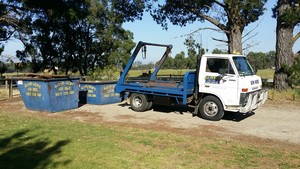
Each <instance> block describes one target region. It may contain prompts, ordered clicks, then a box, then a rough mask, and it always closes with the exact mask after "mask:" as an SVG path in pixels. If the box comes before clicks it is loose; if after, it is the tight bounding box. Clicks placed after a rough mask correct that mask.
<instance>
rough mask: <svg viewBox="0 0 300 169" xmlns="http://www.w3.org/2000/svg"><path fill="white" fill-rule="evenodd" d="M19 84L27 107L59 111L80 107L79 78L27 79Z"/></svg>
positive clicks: (18, 82) (19, 81)
mask: <svg viewBox="0 0 300 169" xmlns="http://www.w3.org/2000/svg"><path fill="white" fill-rule="evenodd" d="M17 84H18V88H19V90H20V93H21V96H22V99H23V101H24V104H25V107H26V108H27V109H31V110H38V111H47V112H58V111H63V110H69V109H74V108H78V93H79V87H78V84H79V79H64V80H59V79H58V80H49V81H46V80H40V81H39V80H36V79H33V80H30V79H28V80H27V79H26V80H18V81H17Z"/></svg>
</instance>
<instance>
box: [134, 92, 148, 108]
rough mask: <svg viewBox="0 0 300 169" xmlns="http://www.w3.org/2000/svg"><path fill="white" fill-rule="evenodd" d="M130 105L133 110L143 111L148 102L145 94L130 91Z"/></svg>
mask: <svg viewBox="0 0 300 169" xmlns="http://www.w3.org/2000/svg"><path fill="white" fill-rule="evenodd" d="M130 106H131V108H132V110H134V111H138V112H143V111H146V110H147V109H148V106H149V103H148V101H147V97H146V96H145V95H143V94H139V93H132V94H131V96H130Z"/></svg>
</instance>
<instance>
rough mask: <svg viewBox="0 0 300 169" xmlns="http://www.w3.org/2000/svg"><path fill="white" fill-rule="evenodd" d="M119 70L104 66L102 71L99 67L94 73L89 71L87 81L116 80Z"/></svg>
mask: <svg viewBox="0 0 300 169" xmlns="http://www.w3.org/2000/svg"><path fill="white" fill-rule="evenodd" d="M118 72H119V70H118V68H117V67H115V66H106V67H105V68H103V69H100V68H99V67H98V68H96V69H95V70H94V71H90V72H89V74H88V80H98V81H102V80H118V79H119V75H120V73H118Z"/></svg>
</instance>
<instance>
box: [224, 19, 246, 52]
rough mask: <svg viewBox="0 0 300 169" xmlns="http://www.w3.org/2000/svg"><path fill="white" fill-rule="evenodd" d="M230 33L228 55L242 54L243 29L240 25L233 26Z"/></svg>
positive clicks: (228, 36)
mask: <svg viewBox="0 0 300 169" xmlns="http://www.w3.org/2000/svg"><path fill="white" fill-rule="evenodd" d="M229 31H230V33H229V34H227V38H228V53H239V54H242V52H243V48H242V28H241V27H240V26H239V25H236V24H233V25H232V26H231V27H230V28H229Z"/></svg>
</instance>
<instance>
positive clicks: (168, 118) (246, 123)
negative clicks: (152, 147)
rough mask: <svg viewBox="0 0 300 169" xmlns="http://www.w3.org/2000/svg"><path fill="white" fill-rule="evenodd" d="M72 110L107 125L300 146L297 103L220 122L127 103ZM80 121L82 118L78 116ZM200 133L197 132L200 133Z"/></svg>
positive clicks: (275, 105) (172, 109)
mask: <svg viewBox="0 0 300 169" xmlns="http://www.w3.org/2000/svg"><path fill="white" fill-rule="evenodd" d="M74 111H79V112H90V113H92V114H94V115H95V116H101V119H102V120H103V121H106V122H116V123H126V124H135V125H152V126H158V127H157V129H159V128H160V127H171V128H176V129H198V128H203V127H208V128H210V130H211V131H212V132H215V133H219V134H223V135H224V136H228V137H230V136H234V135H249V136H255V137H260V138H265V139H271V140H278V141H284V142H290V143H296V144H300V104H296V103H294V102H286V103H277V102H274V101H267V102H266V104H265V105H264V106H262V107H260V108H259V109H257V110H256V111H255V112H253V113H249V114H240V113H231V112H228V113H226V114H225V116H224V117H223V119H222V120H221V121H217V122H213V121H207V120H204V119H201V118H199V117H197V116H196V117H193V116H192V114H191V113H190V112H189V110H186V108H183V107H156V108H154V109H153V110H150V111H147V112H134V111H133V110H131V109H130V106H129V104H128V103H127V102H123V103H121V104H111V105H104V106H99V105H97V106H96V105H84V106H82V107H80V108H79V109H76V110H74ZM77 119H79V120H80V119H81V117H77ZM199 131H200V130H199Z"/></svg>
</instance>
